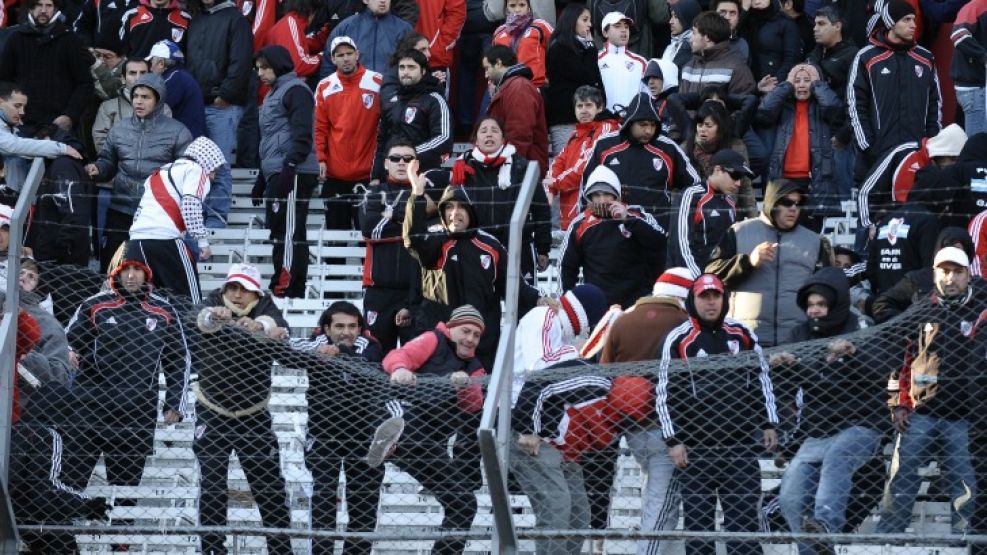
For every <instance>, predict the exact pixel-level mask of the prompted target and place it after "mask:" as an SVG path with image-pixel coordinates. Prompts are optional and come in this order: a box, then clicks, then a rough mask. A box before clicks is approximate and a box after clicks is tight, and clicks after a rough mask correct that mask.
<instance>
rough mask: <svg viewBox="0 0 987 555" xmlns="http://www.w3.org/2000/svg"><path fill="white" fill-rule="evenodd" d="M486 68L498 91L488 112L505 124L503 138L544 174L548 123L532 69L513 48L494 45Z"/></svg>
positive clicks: (489, 50) (489, 53)
mask: <svg viewBox="0 0 987 555" xmlns="http://www.w3.org/2000/svg"><path fill="white" fill-rule="evenodd" d="M482 63H483V69H484V73H485V74H486V78H487V80H489V81H490V82H491V83H493V84H494V86H495V87H496V92H495V93H494V95H493V98H491V99H490V107H489V108H487V115H488V116H490V117H492V118H496V119H497V121H500V122H501V124H502V125H503V128H504V129H503V131H504V140H505V142H507V143H510V144H512V145H514V148H515V149H517V153H518V154H520V155H521V156H522V157H523V158H524V159H526V160H534V161H535V162H538V165H539V167H540V171H541V175H544V174H545V172H547V171H548V124H546V123H545V101H544V99H543V98H542V95H541V92H539V90H538V89H537V88H536V87H535V86H534V85H533V84H532V83H531V78H532V73H531V69H530V68H528V66H526V65H524V64H519V63H518V61H517V56H516V55H515V54H514V51H513V50H511V49H510V48H508V47H507V46H504V45H494V46H491V47H490V48H489V49H487V51H486V53H484V54H483V61H482Z"/></svg>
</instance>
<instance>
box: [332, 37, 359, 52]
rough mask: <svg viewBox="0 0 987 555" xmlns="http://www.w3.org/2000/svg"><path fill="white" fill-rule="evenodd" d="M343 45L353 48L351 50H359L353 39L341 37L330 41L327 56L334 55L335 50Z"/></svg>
mask: <svg viewBox="0 0 987 555" xmlns="http://www.w3.org/2000/svg"><path fill="white" fill-rule="evenodd" d="M344 44H345V45H349V46H350V47H352V48H353V50H359V48H357V47H356V43H355V42H353V39H351V38H349V37H347V36H346V35H341V36H338V37H336V38H334V39H332V42H331V43H329V54H335V53H336V48H337V47H339V46H342V45H344Z"/></svg>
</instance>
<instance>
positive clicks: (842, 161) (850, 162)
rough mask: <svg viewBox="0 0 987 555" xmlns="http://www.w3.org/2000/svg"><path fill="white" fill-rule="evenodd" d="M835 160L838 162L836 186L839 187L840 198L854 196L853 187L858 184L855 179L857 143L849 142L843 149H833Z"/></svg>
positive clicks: (844, 198) (842, 199) (848, 198)
mask: <svg viewBox="0 0 987 555" xmlns="http://www.w3.org/2000/svg"><path fill="white" fill-rule="evenodd" d="M833 160H834V162H835V163H836V175H834V177H835V178H836V186H837V187H838V188H839V192H840V200H841V201H844V200H850V199H851V198H853V193H852V189H853V188H854V186H856V182H855V181H854V180H853V168H854V166H855V164H856V163H857V145H855V144H852V143H851V144H848V145H846V146H845V147H843V148H841V149H834V150H833Z"/></svg>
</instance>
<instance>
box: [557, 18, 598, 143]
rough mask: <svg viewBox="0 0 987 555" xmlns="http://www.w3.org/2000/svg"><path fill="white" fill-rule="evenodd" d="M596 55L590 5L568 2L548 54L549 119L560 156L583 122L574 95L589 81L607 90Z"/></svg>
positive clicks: (589, 83) (593, 85) (590, 83)
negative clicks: (575, 108) (576, 111)
mask: <svg viewBox="0 0 987 555" xmlns="http://www.w3.org/2000/svg"><path fill="white" fill-rule="evenodd" d="M596 56H597V52H596V46H595V45H594V44H593V21H592V18H591V16H590V11H589V8H587V7H586V6H583V5H581V4H578V3H570V4H566V6H565V8H563V9H562V13H561V14H560V15H559V24H558V26H556V28H555V32H553V33H552V37H551V39H550V40H549V43H548V52H547V53H546V55H545V66H546V69H545V71H546V77H547V85H546V87H545V119H546V121H547V123H548V131H549V134H550V136H551V146H552V154H555V155H556V156H558V155H559V153H560V152H562V149H563V148H564V147H565V145H566V144H567V143H568V141H569V139H570V138H571V137H572V134H573V133H574V132H575V130H576V128H577V127H578V124H579V123H581V122H579V121H578V118H576V117H575V116H573V113H572V110H570V109H569V103H570V102H572V99H573V95H575V94H576V91H578V90H579V89H580V88H582V87H583V86H587V85H588V86H590V87H595V88H597V89H599V90H601V91H602V90H603V81H602V80H601V78H600V66H599V65H598V64H597V63H596ZM601 98H602V96H601ZM597 104H598V106H599V107H600V109H602V108H604V107H605V106H606V104H604V103H603V102H602V101H601V102H598V103H597Z"/></svg>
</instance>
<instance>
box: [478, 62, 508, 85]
mask: <svg viewBox="0 0 987 555" xmlns="http://www.w3.org/2000/svg"><path fill="white" fill-rule="evenodd" d="M482 61H483V76H484V77H485V78H486V79H487V81H490V82H491V83H499V82H500V78H501V77H503V76H504V72H505V71H507V68H505V67H504V64H502V63H500V60H497V61H496V62H494V63H493V64H491V63H490V61H489V60H487V58H486V56H484V58H483V60H482Z"/></svg>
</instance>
